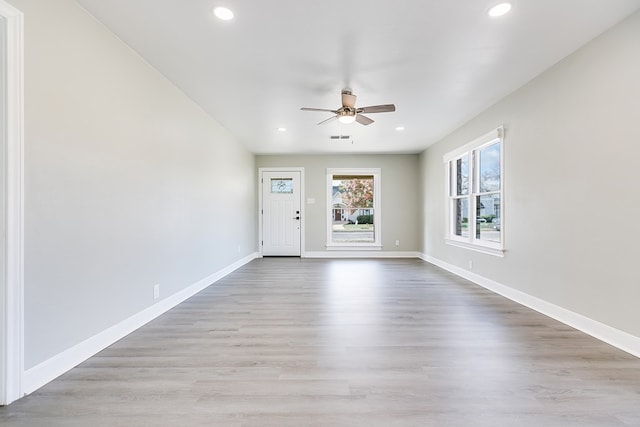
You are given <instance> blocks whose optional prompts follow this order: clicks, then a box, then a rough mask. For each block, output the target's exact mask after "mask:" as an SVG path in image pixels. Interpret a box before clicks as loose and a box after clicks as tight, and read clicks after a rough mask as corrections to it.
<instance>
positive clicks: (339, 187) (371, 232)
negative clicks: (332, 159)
mask: <svg viewBox="0 0 640 427" xmlns="http://www.w3.org/2000/svg"><path fill="white" fill-rule="evenodd" d="M379 201H380V169H327V206H328V207H329V209H328V212H327V248H328V249H359V250H360V249H372V250H379V249H381V248H382V244H381V241H380V202H379Z"/></svg>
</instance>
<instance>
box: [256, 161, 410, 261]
mask: <svg viewBox="0 0 640 427" xmlns="http://www.w3.org/2000/svg"><path fill="white" fill-rule="evenodd" d="M282 166H289V167H304V168H305V198H313V199H315V204H312V205H309V204H306V203H305V201H303V214H304V215H305V232H306V233H305V246H306V248H305V249H306V251H309V252H324V251H326V248H325V245H326V243H327V230H326V228H327V214H328V208H327V188H326V186H327V168H380V169H381V171H380V174H381V178H382V200H381V204H382V206H381V208H382V225H381V229H382V230H381V231H382V246H383V248H382V250H383V251H385V252H395V251H408V252H414V253H415V252H417V251H418V250H419V247H420V246H419V245H420V242H419V238H420V235H419V233H417V232H416V227H418V226H419V222H418V218H419V205H418V198H417V197H416V196H417V194H418V179H419V168H418V155H416V154H399V155H343V154H341V155H297V156H296V155H283V156H278V155H260V156H256V167H258V168H260V167H282ZM396 240H400V245H399V246H395V241H396ZM332 253H333V254H334V255H336V252H335V251H332Z"/></svg>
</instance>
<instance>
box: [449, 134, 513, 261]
mask: <svg viewBox="0 0 640 427" xmlns="http://www.w3.org/2000/svg"><path fill="white" fill-rule="evenodd" d="M503 132H504V129H503V128H502V127H500V128H498V129H495V130H493V131H491V132H489V133H488V134H486V135H484V136H482V137H480V138H478V139H476V140H474V141H472V142H470V143H468V144H466V145H465V146H463V147H461V148H459V149H457V150H455V151H452V152H451V153H448V154H446V155H445V156H444V162H445V165H446V171H447V225H446V226H447V230H446V241H447V243H449V244H452V245H457V246H462V247H467V248H470V249H475V250H479V251H482V252H486V253H490V254H493V255H499V256H502V254H503V250H504V248H503V240H504V239H503V235H504V234H503V233H504V227H503V226H502V224H503V218H502V215H503V212H504V206H503V205H502V200H503V197H502V191H503V187H504V178H503V173H502V168H503Z"/></svg>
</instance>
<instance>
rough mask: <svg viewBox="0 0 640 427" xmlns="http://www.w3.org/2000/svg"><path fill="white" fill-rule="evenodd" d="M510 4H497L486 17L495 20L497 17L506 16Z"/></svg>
mask: <svg viewBox="0 0 640 427" xmlns="http://www.w3.org/2000/svg"><path fill="white" fill-rule="evenodd" d="M511 7H512V5H511V3H509V2H505V3H499V4H497V5H495V6H493V7H492V8H491V9H489V12H488V15H489V16H490V17H492V18H497V17H498V16H502V15H506V14H507V13H508V12H509V11H510V10H511Z"/></svg>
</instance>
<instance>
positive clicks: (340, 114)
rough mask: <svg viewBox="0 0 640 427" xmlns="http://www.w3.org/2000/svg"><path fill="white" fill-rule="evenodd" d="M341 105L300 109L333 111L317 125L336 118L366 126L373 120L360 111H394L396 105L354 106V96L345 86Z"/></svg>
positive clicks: (344, 122)
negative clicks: (333, 107)
mask: <svg viewBox="0 0 640 427" xmlns="http://www.w3.org/2000/svg"><path fill="white" fill-rule="evenodd" d="M341 96H342V107H340V108H338V109H337V110H329V109H327V108H308V107H302V108H301V110H302V111H326V112H329V113H333V114H334V116H333V117H329V118H328V119H326V120H323V121H321V122H320V123H318V124H319V125H322V124H325V123H329V122H332V121H334V120H336V119H337V120H338V121H339V122H340V123H343V124H350V123H353V122H358V123H360V124H361V125H364V126H367V125H370V124H371V123H373V120H372V119H370V118H369V117H367V116H364V115H362V113H367V114H370V113H388V112H391V111H396V106H395V105H393V104H384V105H371V106H369V107H360V108H356V96H355V95H354V94H353V93H351V89H348V88H345V89H343V90H342V94H341Z"/></svg>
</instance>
